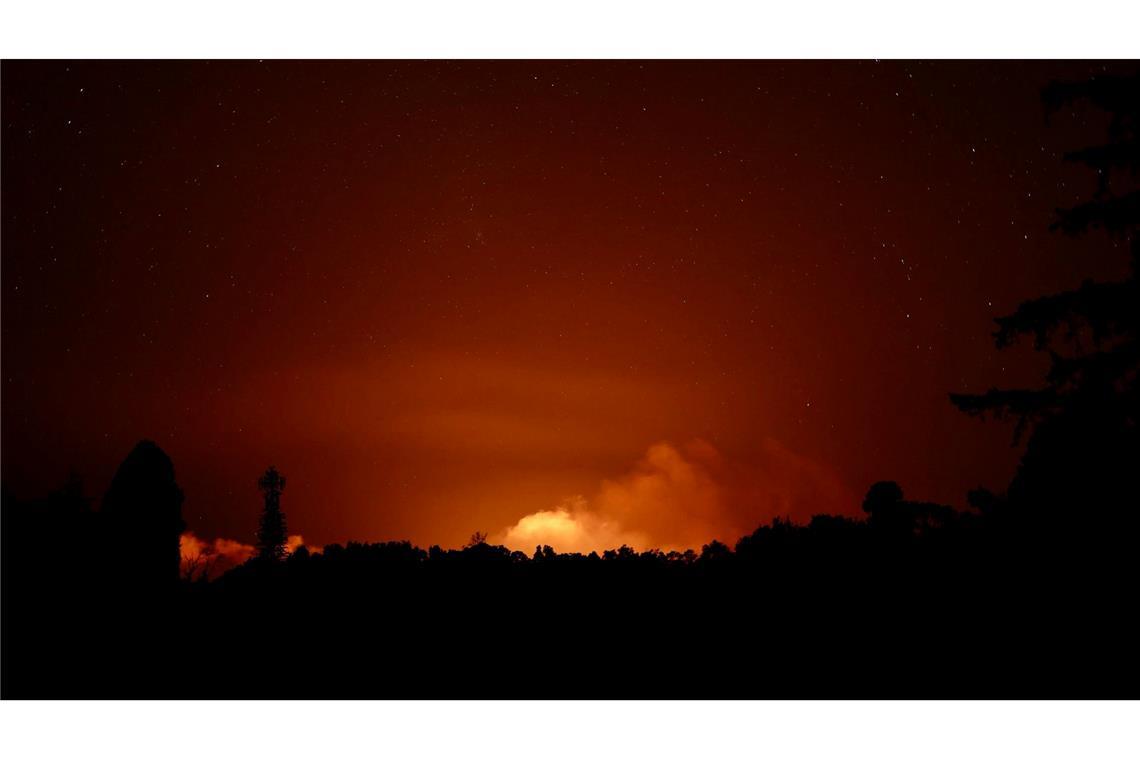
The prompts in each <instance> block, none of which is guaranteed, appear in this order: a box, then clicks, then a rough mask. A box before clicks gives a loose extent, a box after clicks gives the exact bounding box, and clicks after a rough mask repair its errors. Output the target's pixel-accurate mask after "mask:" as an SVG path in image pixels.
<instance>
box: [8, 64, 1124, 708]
mask: <svg viewBox="0 0 1140 760" xmlns="http://www.w3.org/2000/svg"><path fill="white" fill-rule="evenodd" d="M1137 92H1140V82H1138V80H1137V79H1136V78H1131V79H1123V78H1110V77H1106V78H1103V79H1097V80H1093V81H1091V82H1086V83H1080V84H1073V85H1067V84H1059V85H1054V86H1052V87H1050V88H1049V89H1047V90H1046V92H1045V93H1044V99H1045V102H1046V106H1047V107H1048V108H1049V109H1054V110H1055V109H1057V108H1060V107H1063V106H1065V105H1066V104H1069V103H1072V102H1074V101H1076V100H1080V99H1084V100H1088V101H1090V102H1091V103H1092V104H1094V105H1095V106H1097V107H1099V108H1102V109H1104V110H1106V111H1107V112H1108V113H1109V114H1110V115H1111V118H1112V121H1111V127H1110V140H1109V142H1107V143H1106V144H1104V145H1100V146H1093V147H1089V148H1087V149H1083V150H1080V151H1076V152H1074V153H1072V154H1070V155H1069V156H1068V158H1069V159H1070V160H1072V161H1075V162H1078V163H1082V164H1084V165H1087V166H1089V167H1091V168H1092V169H1093V170H1094V173H1095V176H1096V178H1097V183H1098V184H1097V190H1096V193H1095V195H1094V198H1093V199H1092V200H1090V201H1089V202H1088V203H1086V204H1084V205H1081V206H1078V207H1076V208H1073V209H1068V210H1064V211H1061V212H1059V213H1058V218H1057V220H1056V223H1055V227H1056V228H1057V229H1058V230H1059V231H1060V232H1062V233H1064V234H1074V235H1079V234H1086V233H1087V232H1088V231H1090V230H1094V229H1101V230H1103V231H1105V232H1107V233H1108V234H1109V235H1111V236H1113V237H1114V238H1115V239H1116V240H1117V241H1119V242H1122V243H1123V245H1124V246H1125V247H1126V248H1127V250H1128V251H1129V255H1130V257H1131V264H1132V266H1131V271H1130V276H1129V277H1128V278H1127V279H1126V280H1124V281H1122V282H1113V283H1095V282H1086V283H1084V284H1081V285H1079V286H1078V287H1076V288H1075V289H1074V290H1071V291H1067V292H1064V293H1059V294H1055V295H1049V296H1045V297H1042V298H1039V299H1036V300H1034V301H1030V302H1027V303H1025V304H1022V305H1021V306H1020V307H1019V308H1018V309H1017V311H1016V312H1015V313H1014V314H1012V315H1009V316H1007V317H1002V318H999V319H998V320H997V331H996V332H995V336H994V337H995V341H996V344H997V347H998V348H999V349H1000V348H1003V347H1005V346H1008V345H1010V344H1012V343H1014V342H1015V341H1017V340H1018V339H1019V338H1021V337H1024V336H1029V337H1031V338H1032V339H1033V341H1034V345H1035V347H1036V348H1037V349H1039V350H1041V351H1043V352H1047V353H1048V355H1049V357H1050V362H1051V366H1050V369H1049V371H1048V373H1047V376H1046V377H1045V378H1044V380H1043V384H1042V386H1041V387H1038V388H1029V389H1000V388H995V389H991V390H989V391H987V392H985V393H981V394H965V393H955V394H953V395H952V396H951V401H952V402H953V403H954V404H955V405H957V406H958V407H959V408H961V409H962V410H963V411H964V412H966V413H969V414H974V415H979V416H982V417H997V418H1009V419H1013V420H1014V421H1015V422H1016V430H1015V442H1017V443H1019V444H1024V447H1025V448H1024V454H1023V456H1022V458H1021V462H1020V465H1019V467H1018V469H1017V472H1016V474H1015V476H1014V478H1013V480H1012V482H1011V483H1010V485H1009V487H1008V489H1007V490H1006V491H1005V492H1004V493H992V492H989V491H985V490H981V489H978V490H975V491H971V492H970V493H969V496H968V503H969V507H968V508H966V509H955V508H952V507H950V506H946V505H942V504H937V503H930V502H924V501H915V500H912V499H911V498H908V495H907V494H906V492H905V490H904V488H903V487H902V486H901V485H900V484H898V483H895V482H891V481H884V482H879V483H874V484H870V486H869V487H868V489H867V491H866V496H865V499H864V501H863V512H864V515H863V517H862V518H861V519H852V518H848V517H840V516H834V515H824V514H821V515H817V516H815V517H814V518H812V519H811V520H810V521H809V522H807V523H806V524H795V523H791V522H788V521H785V520H781V519H777V520H774V521H773V522H771V523H770V524H767V525H761V526H758V527H757V528H756V529H755V530H754V531H753V532H752V533H750V534H748V535H745V536H742V537H740V538H739V540H738V541H737V542H736V543H735V545H733V546H728V545H726V544H723V543H720V542H717V541H712V542H710V543H708V544H706V545H704V546H702V547H693V548H692V549H691V550H689V551H684V552H681V551H670V552H662V551H658V550H648V551H635V550H633V549H631V548H630V547H628V546H621V547H613V548H611V549H607V550H605V551H603V552H599V553H594V552H592V553H589V554H581V553H559V552H557V551H555V550H554V549H552V548H551V547H549V546H537V547H535V549H534V551H533V552H529V553H525V552H519V551H511V550H510V549H508V548H506V547H504V546H497V545H494V544H491V543H488V541H487V538H486V536H485V535H483V534H481V533H476V534H474V535H473V536H472V538H471V540H470V541H469V542H468V543H467V544H466V545H465V546H464V547H462V548H459V549H445V548H442V547H439V546H430V547H427V548H422V547H418V546H414V545H412V544H410V543H408V542H386V543H359V542H349V543H347V544H344V545H341V544H332V545H328V546H325V547H323V548H322V549H321V550H320V551H315V550H310V549H308V548H306V547H300V548H298V549H296V550H295V551H293V552H291V553H289V552H287V550H286V539H287V533H286V529H285V526H286V515H287V513H288V508H289V507H288V493H287V492H286V491H285V490H284V489H285V477H284V475H283V474H282V473H279V472H278V471H277V470H276V468H273V467H270V468H268V469H267V470H266V471H265V472H264V474H262V475H261V476H260V478H257V477H256V473H251V490H252V486H253V485H257V486H258V487H259V488H260V490H261V493H262V497H263V510H262V512H261V514H260V516H259V515H258V513H257V511H256V502H253V503H251V511H250V525H251V538H252V537H254V536H255V537H256V542H257V551H256V553H255V554H254V556H252V558H251V559H249V560H248V561H246V562H244V563H243V564H241V565H239V566H237V567H234V568H232V569H230V570H228V571H227V572H224V573H223V574H220V575H216V577H215V575H214V574H212V573H211V572H209V571H210V565H209V562H208V560H207V561H206V562H205V564H203V565H200V566H199V565H193V566H191V567H190V568H189V571H187V569H186V568H184V567H180V563H179V555H178V537H179V535H180V534H181V533H182V531H183V529H184V526H185V524H184V521H183V518H182V508H183V495H182V491H181V489H180V488H179V487H178V484H177V480H176V470H175V465H174V463H173V462H171V460H170V458H169V457H168V456H167V455H166V454H165V453H164V452H163V451H162V450H161V449H160V448H159V447H158V446H157V445H156V444H154V443H153V442H150V441H142V442H140V443H139V444H138V445H137V446H136V447H135V449H134V450H132V451H131V452H130V453H129V454H128V455H127V457H126V459H125V460H124V462H123V464H122V465H121V467H120V468H119V470H118V471H117V473H116V474H115V476H114V479H113V480H112V482H111V485H110V487H109V489H108V490H107V492H106V494H105V495H104V496H103V498H102V500H101V501H100V507H99V509H95V508H94V507H93V500H92V499H90V498H88V496H87V495H85V493H84V490H83V487H82V484H81V482H80V481H79V480H78V478H76V477H73V478H71V479H69V480H68V482H67V483H66V484H65V485H64V486H63V487H62V488H61V489H60V490H58V491H57V492H54V493H52V494H50V495H48V496H47V497H45V498H43V499H38V500H20V499H17V498H15V497H14V496H13V495H12V494H10V493H9V492H8V491H7V490H6V489H5V491H4V493H3V505H2V507H0V514H2V517H3V525H2V534H0V535H2V539H3V546H2V555H0V556H2V560H3V573H2V582H3V589H2V599H3V621H4V623H3V625H4V628H3V653H2V654H3V667H2V674H3V683H2V690H3V696H4V697H53V698H77V697H164V698H174V697H214V698H220V697H234V698H238V697H261V698H280V697H314V698H320V697H435V698H454V697H500V696H502V697H520V698H522V697H566V696H590V697H648V698H653V697H725V696H750V697H798V696H812V697H829V698H839V697H863V696H871V695H873V696H890V697H937V696H947V695H962V696H971V697H1105V696H1116V695H1120V694H1129V693H1133V694H1134V691H1135V688H1136V687H1135V684H1136V682H1137V681H1136V679H1137V676H1138V675H1140V667H1138V666H1140V654H1138V651H1137V646H1136V641H1137V640H1140V638H1138V635H1137V634H1138V632H1137V627H1136V623H1135V622H1134V617H1135V615H1134V609H1133V608H1134V606H1135V605H1134V600H1135V599H1136V597H1137V591H1138V586H1137V581H1138V580H1140V577H1138V576H1140V566H1138V562H1137V557H1138V555H1137V551H1136V548H1135V547H1136V541H1137V536H1138V535H1140V534H1138V532H1137V528H1138V527H1140V525H1138V521H1140V518H1138V509H1137V505H1140V479H1138V469H1137V463H1138V462H1140V436H1138V431H1137V411H1138V409H1137V406H1138V395H1137V394H1138V388H1137V371H1138V367H1140V351H1138V348H1137V347H1138V345H1140V344H1138V343H1137V340H1138V335H1137V327H1138V321H1137V318H1138V316H1140V298H1138V297H1137V296H1138V295H1140V294H1138V293H1137V281H1136V277H1137V273H1138V270H1140V235H1138V232H1140V230H1138V227H1140V191H1138V190H1137V189H1136V186H1135V185H1136V178H1137V174H1138V172H1140V140H1138V135H1137V128H1138V122H1140V112H1138V108H1140V98H1136V97H1135V95H1136V93H1137ZM254 526H256V532H255V530H254Z"/></svg>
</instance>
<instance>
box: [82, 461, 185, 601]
mask: <svg viewBox="0 0 1140 760" xmlns="http://www.w3.org/2000/svg"><path fill="white" fill-rule="evenodd" d="M182 499H183V496H182V489H180V488H179V487H178V484H177V482H175V479H174V464H173V463H172V462H171V461H170V457H168V456H167V455H166V453H165V452H164V451H163V450H162V449H160V448H159V447H158V445H157V444H155V443H154V442H153V441H139V443H138V444H136V445H135V447H134V449H132V450H131V453H130V454H128V455H127V458H126V459H124V460H123V463H122V464H121V465H119V469H118V470H117V471H116V472H115V476H114V478H112V479H111V485H110V487H109V488H108V489H107V493H106V494H105V495H104V496H103V504H102V518H103V530H104V536H105V543H106V545H107V552H108V558H109V559H108V563H109V565H110V567H111V570H112V572H113V573H114V574H116V575H117V576H119V579H120V581H122V582H125V583H127V584H129V585H136V586H137V585H166V584H171V585H173V584H176V582H177V580H178V578H179V571H180V567H181V564H182V555H181V549H180V544H181V536H182V531H183V530H185V529H186V524H185V523H184V522H183V521H182Z"/></svg>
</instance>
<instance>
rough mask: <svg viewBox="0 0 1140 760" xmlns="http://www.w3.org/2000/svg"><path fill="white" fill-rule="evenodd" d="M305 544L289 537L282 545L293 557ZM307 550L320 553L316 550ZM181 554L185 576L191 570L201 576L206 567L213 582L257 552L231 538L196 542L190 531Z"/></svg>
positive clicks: (303, 540)
mask: <svg viewBox="0 0 1140 760" xmlns="http://www.w3.org/2000/svg"><path fill="white" fill-rule="evenodd" d="M304 544H305V539H304V537H302V536H300V535H296V536H289V538H288V539H287V540H286V542H285V551H286V552H288V553H290V554H292V553H293V552H294V551H296V549H297V547H299V546H302V545H304ZM310 548H314V549H319V547H310ZM180 552H181V554H182V572H183V573H184V574H185V573H186V572H187V571H189V570H190V569H191V568H193V569H194V572H195V573H200V572H202V571H203V570H205V569H207V565H208V569H209V575H210V577H213V578H216V577H217V576H219V575H221V574H222V573H224V572H226V571H227V570H229V569H230V568H233V567H237V566H238V565H241V564H243V563H245V562H247V561H249V560H250V559H252V558H253V555H254V554H256V553H257V549H256V548H255V547H254V546H252V545H251V544H243V543H242V542H241V541H234V540H233V539H230V538H215V539H213V540H207V539H202V538H199V537H198V536H196V535H194V533H193V532H192V531H186V532H185V533H183V534H182V542H181V548H180Z"/></svg>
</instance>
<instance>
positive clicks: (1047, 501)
mask: <svg viewBox="0 0 1140 760" xmlns="http://www.w3.org/2000/svg"><path fill="white" fill-rule="evenodd" d="M1042 99H1043V101H1044V104H1045V107H1046V110H1047V112H1048V113H1052V112H1055V111H1056V110H1058V109H1059V108H1061V107H1063V106H1067V105H1069V106H1071V105H1075V104H1076V103H1078V102H1081V101H1084V102H1087V103H1089V104H1091V105H1092V106H1095V107H1097V108H1100V109H1103V110H1104V111H1106V112H1107V113H1108V115H1109V116H1110V122H1109V135H1108V143H1107V144H1105V145H1098V146H1094V147H1089V148H1084V149H1082V150H1077V151H1073V152H1070V153H1068V154H1066V156H1065V159H1066V160H1067V161H1072V162H1075V163H1079V164H1083V165H1085V166H1088V167H1089V168H1091V169H1093V170H1094V171H1095V172H1096V189H1095V192H1094V194H1093V196H1092V199H1091V200H1089V201H1088V202H1086V203H1082V204H1080V205H1077V206H1075V207H1073V208H1070V209H1065V210H1059V211H1058V218H1057V220H1056V222H1055V223H1054V224H1053V225H1052V229H1054V230H1057V229H1059V230H1061V231H1062V232H1064V233H1065V234H1068V235H1083V234H1085V233H1087V232H1089V231H1093V230H1103V231H1104V232H1105V233H1107V235H1108V243H1109V244H1110V245H1113V246H1114V247H1121V246H1124V247H1126V248H1127V249H1128V250H1129V252H1130V257H1131V262H1130V263H1131V271H1130V274H1129V276H1128V277H1127V278H1126V279H1125V280H1123V281H1121V282H1093V281H1091V280H1086V281H1085V282H1084V283H1083V284H1082V285H1081V286H1080V287H1079V288H1076V289H1074V290H1069V291H1066V292H1062V293H1057V294H1054V295H1049V296H1045V297H1043V298H1037V299H1035V300H1032V301H1026V302H1025V303H1022V304H1021V305H1020V306H1019V307H1018V308H1017V310H1016V311H1015V312H1014V313H1013V314H1011V315H1009V316H1005V317H1000V318H999V319H997V320H996V321H997V328H998V329H997V330H996V331H995V332H994V338H995V341H996V343H997V347H998V348H999V349H1001V348H1005V347H1006V346H1009V345H1012V344H1013V343H1016V342H1017V341H1018V339H1019V338H1021V337H1023V336H1027V335H1032V336H1033V338H1034V347H1035V348H1036V349H1037V350H1039V351H1048V352H1049V355H1050V357H1051V359H1052V366H1051V368H1050V370H1049V372H1048V373H1047V374H1046V377H1045V383H1044V386H1043V387H1041V388H1031V389H997V388H993V389H990V390H989V391H987V392H985V393H982V394H978V395H972V394H951V397H950V398H951V401H952V402H953V403H954V404H955V405H956V406H957V407H958V408H960V409H962V410H963V411H965V412H967V413H969V414H974V415H979V416H981V415H985V414H987V413H988V414H991V415H993V416H995V417H999V418H1000V417H1010V418H1013V419H1015V420H1016V421H1017V427H1016V430H1015V433H1014V442H1015V443H1016V442H1017V441H1019V440H1020V439H1021V437H1022V435H1023V434H1025V433H1026V432H1028V433H1029V434H1030V435H1029V439H1028V442H1027V445H1026V451H1025V455H1024V457H1023V458H1022V461H1021V464H1020V466H1019V469H1018V472H1017V475H1016V476H1015V478H1014V480H1013V482H1012V483H1011V484H1010V487H1009V494H1008V495H1009V502H1010V504H1011V506H1013V507H1014V509H1015V512H1019V513H1020V515H1021V517H1022V518H1025V519H1028V518H1029V517H1030V516H1031V515H1032V516H1033V520H1037V519H1038V518H1050V517H1051V518H1053V519H1052V520H1051V522H1053V523H1054V524H1057V525H1060V524H1062V523H1063V519H1062V518H1063V516H1064V515H1065V514H1066V513H1067V514H1068V515H1070V517H1071V514H1072V510H1074V509H1076V510H1080V511H1081V513H1082V517H1083V518H1085V520H1076V521H1074V520H1071V519H1070V520H1069V522H1070V523H1073V522H1081V523H1083V524H1086V525H1090V526H1091V525H1092V524H1093V523H1094V522H1096V518H1097V517H1101V518H1104V521H1103V522H1101V527H1102V528H1103V527H1104V526H1105V525H1109V524H1111V525H1112V526H1113V528H1114V531H1113V532H1119V529H1121V528H1123V527H1124V526H1123V525H1121V520H1133V519H1135V514H1134V513H1135V511H1136V510H1135V504H1137V503H1140V501H1137V499H1138V498H1140V494H1138V493H1137V491H1138V488H1137V484H1138V482H1140V480H1138V479H1137V478H1136V477H1135V474H1134V473H1135V463H1136V462H1137V461H1140V446H1138V440H1140V438H1138V433H1137V409H1138V406H1140V405H1138V403H1137V402H1138V398H1140V396H1138V384H1137V369H1138V367H1140V287H1138V283H1137V275H1138V273H1140V185H1138V182H1137V179H1138V178H1140V77H1138V76H1129V77H1097V78H1094V79H1092V80H1090V81H1087V82H1079V83H1054V84H1052V85H1050V86H1049V87H1048V88H1046V89H1045V91H1044V93H1043V95H1042ZM1097 510H1099V511H1100V514H1099V515H1098V514H1096V511H1097Z"/></svg>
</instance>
